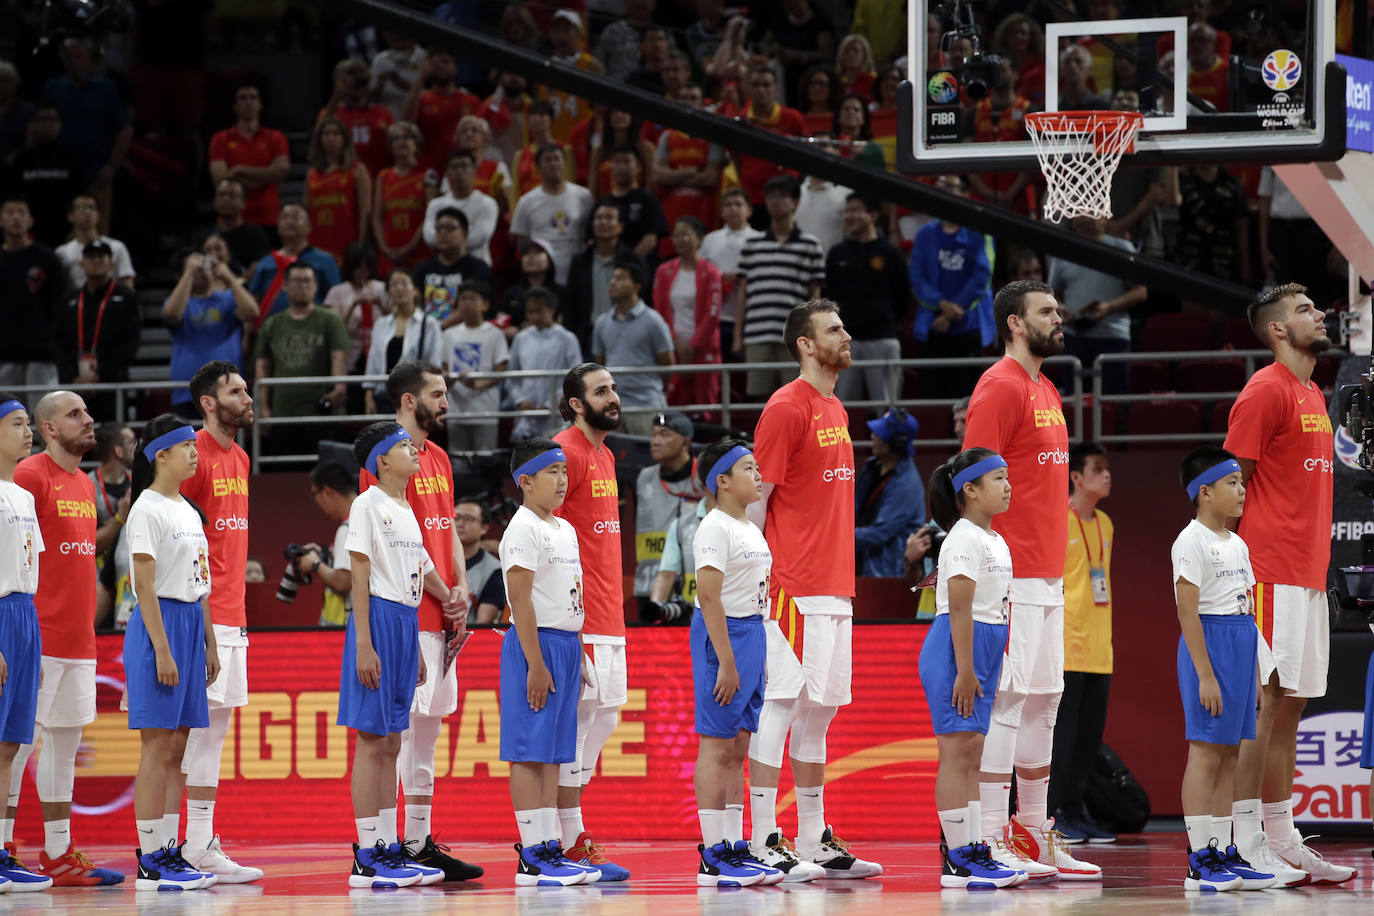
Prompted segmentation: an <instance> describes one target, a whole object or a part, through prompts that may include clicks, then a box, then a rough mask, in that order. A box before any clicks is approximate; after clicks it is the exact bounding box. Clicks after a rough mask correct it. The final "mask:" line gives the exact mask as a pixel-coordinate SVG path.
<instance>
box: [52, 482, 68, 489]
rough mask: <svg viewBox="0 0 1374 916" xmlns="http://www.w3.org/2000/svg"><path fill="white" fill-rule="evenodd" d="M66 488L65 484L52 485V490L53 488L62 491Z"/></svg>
mask: <svg viewBox="0 0 1374 916" xmlns="http://www.w3.org/2000/svg"><path fill="white" fill-rule="evenodd" d="M65 486H66V484H65V483H55V484H53V485H52V488H53V489H54V490H60V489H62V488H63V487H65Z"/></svg>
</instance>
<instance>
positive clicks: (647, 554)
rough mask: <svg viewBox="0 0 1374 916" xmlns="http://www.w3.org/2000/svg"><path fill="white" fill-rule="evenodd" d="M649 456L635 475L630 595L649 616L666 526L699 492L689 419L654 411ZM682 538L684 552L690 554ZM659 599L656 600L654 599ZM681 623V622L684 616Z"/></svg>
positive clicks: (687, 508)
mask: <svg viewBox="0 0 1374 916" xmlns="http://www.w3.org/2000/svg"><path fill="white" fill-rule="evenodd" d="M653 424H654V426H653V435H652V436H650V438H649V455H650V457H652V458H653V459H654V461H655V463H654V464H651V465H649V466H648V467H646V468H644V469H643V470H641V471H640V472H639V476H638V477H637V478H636V479H635V591H634V593H635V597H636V598H637V599H638V600H639V606H640V617H641V619H644V620H651V619H657V618H655V617H654V616H652V612H653V610H654V609H653V608H651V607H650V606H649V605H650V603H651V597H650V591H651V588H652V586H653V584H654V577H655V576H656V575H657V574H658V564H659V560H660V558H662V556H663V551H664V545H665V543H666V537H667V531H668V526H669V525H670V524H671V523H672V522H673V521H674V520H675V519H680V518H682V517H683V516H685V515H688V514H690V513H691V511H692V509H693V507H695V505H696V502H697V500H699V499H701V498H702V496H704V495H705V493H704V491H703V488H702V487H701V485H700V484H699V483H698V482H697V479H696V475H695V474H694V473H692V470H693V461H692V434H693V432H694V431H695V430H694V428H693V426H692V421H691V420H689V419H687V416H686V414H682V413H679V412H677V411H675V410H672V411H668V412H667V413H659V414H655V415H654V419H653ZM691 546H692V542H691V541H690V540H688V541H687V549H686V550H685V551H684V554H690V553H691V552H692V551H691ZM660 600H661V599H660ZM683 622H684V623H685V622H686V620H685V619H684V621H683Z"/></svg>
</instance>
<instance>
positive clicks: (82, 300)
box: [76, 280, 115, 353]
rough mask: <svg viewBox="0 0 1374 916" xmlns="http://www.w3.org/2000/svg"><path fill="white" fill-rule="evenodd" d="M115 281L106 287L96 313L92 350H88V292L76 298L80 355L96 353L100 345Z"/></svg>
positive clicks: (78, 349)
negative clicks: (102, 327)
mask: <svg viewBox="0 0 1374 916" xmlns="http://www.w3.org/2000/svg"><path fill="white" fill-rule="evenodd" d="M114 290H115V281H114V280H111V281H110V285H109V286H107V287H105V297H104V298H103V299H101V300H100V309H99V310H98V311H97V312H96V313H95V333H94V334H92V335H91V346H90V349H87V348H86V290H85V289H84V288H83V289H82V290H81V294H80V295H79V296H77V297H76V350H77V352H78V353H94V352H95V348H96V345H97V344H99V343H100V325H101V322H103V321H104V320H105V306H107V305H109V304H110V297H111V296H113V295H114Z"/></svg>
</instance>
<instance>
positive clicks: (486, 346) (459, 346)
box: [440, 219, 510, 452]
mask: <svg viewBox="0 0 1374 916" xmlns="http://www.w3.org/2000/svg"><path fill="white" fill-rule="evenodd" d="M442 221H443V220H442V219H441V220H440V222H442ZM479 263H480V262H479ZM490 304H491V287H490V286H488V285H487V283H486V281H485V280H464V281H463V284H462V286H461V287H459V291H458V307H457V309H456V310H455V311H454V313H453V320H452V322H450V323H449V326H448V328H447V329H446V330H445V331H444V338H443V354H444V364H445V365H446V366H447V367H448V373H449V376H450V377H451V378H452V379H453V385H452V387H451V388H449V398H450V399H451V401H452V404H453V410H452V412H451V413H449V415H448V450H449V451H450V452H468V451H491V450H492V449H494V448H496V420H495V419H493V418H490V417H488V418H486V419H478V420H469V419H465V418H463V417H461V416H459V415H460V414H465V413H488V412H491V411H495V410H500V409H501V391H500V389H499V388H498V387H497V386H498V385H500V380H499V379H494V378H484V379H474V378H469V377H468V376H469V375H470V374H471V373H473V372H505V371H506V363H507V362H508V360H509V358H510V353H509V348H508V346H507V344H506V335H505V334H504V333H502V331H501V329H500V328H498V327H497V326H496V325H494V324H492V323H491V322H489V321H487V320H486V319H485V317H483V316H485V315H486V312H487V307H488V306H489V305H490Z"/></svg>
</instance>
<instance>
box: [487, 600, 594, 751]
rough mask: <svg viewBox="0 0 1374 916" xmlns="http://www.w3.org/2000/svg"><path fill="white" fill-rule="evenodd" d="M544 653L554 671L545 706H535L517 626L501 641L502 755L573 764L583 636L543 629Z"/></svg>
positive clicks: (545, 663) (542, 646) (542, 651)
mask: <svg viewBox="0 0 1374 916" xmlns="http://www.w3.org/2000/svg"><path fill="white" fill-rule="evenodd" d="M539 652H540V654H542V655H543V656H544V667H546V668H548V669H549V674H551V675H553V691H552V692H550V693H549V695H548V697H547V698H546V699H545V700H544V708H543V709H541V710H539V711H538V712H536V711H535V710H533V709H531V708H530V700H529V677H530V666H529V662H528V661H526V659H525V650H524V648H523V647H521V645H520V634H519V633H517V632H516V631H515V627H514V626H512V627H510V628H508V629H507V630H506V635H505V636H504V637H502V639H501V759H502V760H504V761H506V762H507V763H572V762H573V761H574V760H576V759H577V700H578V697H580V696H581V695H582V637H581V635H580V634H579V633H578V632H577V631H576V630H553V629H546V628H544V627H540V628H539Z"/></svg>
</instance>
